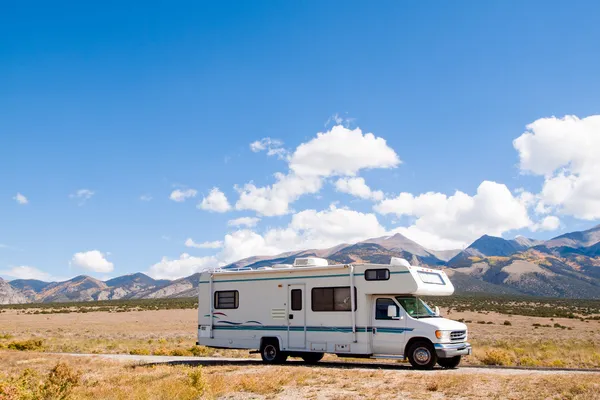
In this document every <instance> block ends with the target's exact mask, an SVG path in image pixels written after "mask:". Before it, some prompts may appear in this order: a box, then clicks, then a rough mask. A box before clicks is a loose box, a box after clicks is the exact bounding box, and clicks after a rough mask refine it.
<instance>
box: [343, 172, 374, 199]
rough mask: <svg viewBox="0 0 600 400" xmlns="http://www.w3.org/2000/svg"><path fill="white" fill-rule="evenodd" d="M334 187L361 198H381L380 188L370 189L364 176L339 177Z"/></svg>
mask: <svg viewBox="0 0 600 400" xmlns="http://www.w3.org/2000/svg"><path fill="white" fill-rule="evenodd" d="M335 189H336V190H337V191H338V192H342V193H348V194H351V195H353V196H356V197H360V198H361V199H372V200H375V201H380V200H383V192H382V191H381V190H375V191H373V190H371V188H370V187H369V186H367V184H366V183H365V180H364V178H360V177H356V178H340V179H338V180H337V181H336V182H335Z"/></svg>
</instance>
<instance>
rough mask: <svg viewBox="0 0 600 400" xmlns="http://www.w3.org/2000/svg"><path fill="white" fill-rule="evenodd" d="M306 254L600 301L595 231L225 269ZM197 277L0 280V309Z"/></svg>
mask: <svg viewBox="0 0 600 400" xmlns="http://www.w3.org/2000/svg"><path fill="white" fill-rule="evenodd" d="M307 256H316V257H323V258H326V259H328V260H329V262H330V263H361V262H369V263H381V264H387V263H389V261H390V258H391V257H401V258H405V259H407V260H408V261H409V262H410V263H411V264H413V265H424V266H429V267H432V268H444V269H445V271H446V272H447V273H448V275H449V276H451V279H452V282H453V283H454V286H455V287H456V290H457V292H458V293H476V292H483V293H490V294H507V295H532V296H550V297H567V298H600V225H598V226H596V227H594V228H592V229H589V230H586V231H578V232H571V233H567V234H564V235H560V236H557V237H555V238H552V239H550V240H547V241H542V240H534V239H529V238H525V237H522V236H518V237H516V238H515V239H512V240H507V239H503V238H500V237H494V236H488V235H483V236H482V237H480V238H479V239H477V240H476V241H474V242H473V243H472V244H471V245H470V246H469V247H467V248H465V249H464V250H446V251H435V250H429V249H426V248H424V247H423V246H421V245H419V244H418V243H416V242H414V241H412V240H410V239H408V238H407V237H405V236H403V235H401V234H399V233H398V234H395V235H393V236H383V237H378V238H372V239H368V240H365V241H362V242H359V243H354V244H340V245H337V246H334V247H331V248H327V249H308V250H302V251H295V252H286V253H282V254H279V255H276V256H255V257H249V258H246V259H243V260H239V261H237V262H234V263H232V264H229V265H227V266H224V267H223V269H235V268H242V267H246V268H253V269H254V268H260V267H264V266H269V265H273V264H291V263H293V261H294V259H295V258H296V257H307ZM199 279H200V274H199V273H196V274H193V275H191V276H188V277H185V278H181V279H177V280H173V281H170V280H156V279H153V278H151V277H149V276H147V275H145V274H143V273H135V274H130V275H124V276H120V277H116V278H113V279H110V280H107V281H101V280H98V279H95V278H92V277H90V276H85V275H80V276H77V277H75V278H73V279H70V280H68V281H64V282H43V281H39V280H34V279H16V280H13V281H10V282H8V281H6V280H3V279H2V278H0V304H19V303H48V302H67V301H94V300H117V299H144V298H166V297H191V296H195V295H196V293H197V288H198V282H199Z"/></svg>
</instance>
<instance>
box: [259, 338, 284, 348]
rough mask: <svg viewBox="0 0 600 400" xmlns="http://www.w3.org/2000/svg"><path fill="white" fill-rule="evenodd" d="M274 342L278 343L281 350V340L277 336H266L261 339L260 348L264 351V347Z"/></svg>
mask: <svg viewBox="0 0 600 400" xmlns="http://www.w3.org/2000/svg"><path fill="white" fill-rule="evenodd" d="M273 342H275V343H277V346H279V349H281V340H279V338H278V337H276V336H265V337H262V338H260V348H261V349H262V347H263V346H264V345H266V343H273Z"/></svg>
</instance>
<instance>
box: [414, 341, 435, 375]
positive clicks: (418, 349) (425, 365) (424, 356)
mask: <svg viewBox="0 0 600 400" xmlns="http://www.w3.org/2000/svg"><path fill="white" fill-rule="evenodd" d="M408 361H410V365H412V366H413V368H415V369H433V367H434V366H435V363H436V362H437V354H436V353H435V349H434V348H433V345H432V344H431V343H429V342H425V341H420V342H415V343H413V344H412V345H411V346H410V348H409V349H408Z"/></svg>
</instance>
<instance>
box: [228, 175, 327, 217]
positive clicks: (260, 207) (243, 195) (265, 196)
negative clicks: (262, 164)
mask: <svg viewBox="0 0 600 400" xmlns="http://www.w3.org/2000/svg"><path fill="white" fill-rule="evenodd" d="M275 179H276V181H277V182H275V183H274V184H273V185H270V186H264V187H257V186H255V185H254V184H253V183H247V184H245V185H244V186H243V187H241V188H240V187H236V189H237V191H238V192H239V194H240V197H239V199H238V201H237V203H236V204H235V208H236V209H238V210H253V211H256V212H257V213H258V214H260V215H264V216H267V217H272V216H275V215H284V214H288V213H289V212H290V211H291V210H290V208H289V206H290V204H291V203H293V202H294V201H296V200H298V198H300V196H302V195H305V194H314V193H317V192H318V191H319V190H321V187H322V186H323V180H322V179H321V178H320V177H316V176H298V175H296V174H293V173H292V174H289V175H283V174H281V173H278V174H275Z"/></svg>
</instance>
